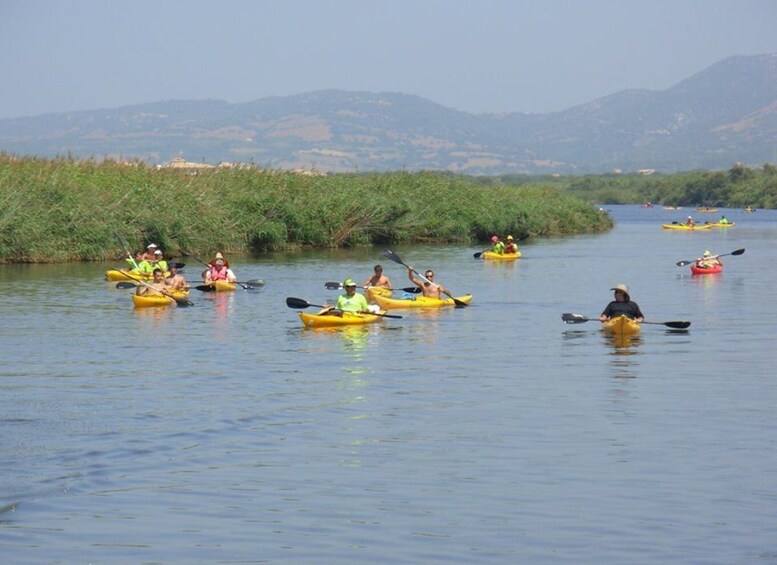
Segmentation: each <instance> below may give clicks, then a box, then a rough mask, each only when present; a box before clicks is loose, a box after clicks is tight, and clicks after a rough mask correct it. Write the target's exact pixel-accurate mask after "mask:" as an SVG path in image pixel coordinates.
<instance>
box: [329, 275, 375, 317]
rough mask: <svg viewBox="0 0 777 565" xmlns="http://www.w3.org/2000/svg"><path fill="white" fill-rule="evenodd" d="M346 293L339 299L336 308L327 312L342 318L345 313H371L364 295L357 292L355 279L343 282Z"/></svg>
mask: <svg viewBox="0 0 777 565" xmlns="http://www.w3.org/2000/svg"><path fill="white" fill-rule="evenodd" d="M343 288H344V289H345V293H344V294H341V295H340V296H338V297H337V303H335V307H334V308H332V309H331V310H329V311H328V312H327V314H330V315H334V316H342V315H343V312H353V313H357V312H370V305H369V304H367V299H366V298H365V297H364V295H363V294H359V293H358V292H356V283H355V282H354V281H353V279H345V280H344V281H343Z"/></svg>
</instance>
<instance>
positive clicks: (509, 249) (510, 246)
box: [505, 235, 518, 254]
mask: <svg viewBox="0 0 777 565" xmlns="http://www.w3.org/2000/svg"><path fill="white" fill-rule="evenodd" d="M505 253H510V254H512V253H518V246H517V245H516V244H515V242H514V241H513V236H511V235H508V236H507V245H505Z"/></svg>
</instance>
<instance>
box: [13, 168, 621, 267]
mask: <svg viewBox="0 0 777 565" xmlns="http://www.w3.org/2000/svg"><path fill="white" fill-rule="evenodd" d="M611 227H612V223H611V221H610V219H609V217H607V216H606V215H603V214H601V213H599V212H597V211H596V210H595V209H594V208H593V207H591V206H590V205H588V204H585V203H583V202H582V201H581V200H578V199H576V198H574V197H571V196H566V195H564V194H562V193H561V191H560V190H558V189H556V188H553V187H548V186H547V185H545V186H540V185H530V184H529V185H523V186H520V187H510V186H507V185H503V184H490V185H488V186H484V185H483V184H482V183H479V182H476V180H474V179H470V178H468V177H460V176H451V175H446V174H440V173H432V172H423V173H406V172H394V173H380V174H378V173H375V174H339V175H327V176H312V175H300V174H295V173H291V172H280V171H267V170H258V169H253V168H248V169H213V170H206V171H197V172H196V173H195V172H194V171H185V170H175V169H167V168H162V169H158V168H155V167H150V166H147V165H145V164H143V163H139V162H138V163H129V164H127V163H118V162H114V161H102V162H96V161H78V160H73V159H54V160H45V159H38V158H33V157H29V158H14V157H10V156H5V155H0V262H5V263H9V262H65V261H89V260H109V259H115V258H116V256H117V253H118V251H119V246H118V243H117V241H116V238H115V236H114V233H118V234H120V235H121V236H122V237H123V238H124V240H125V241H127V242H128V243H129V245H130V246H131V247H132V248H133V249H141V248H143V247H145V245H147V244H148V243H149V242H152V241H153V242H155V243H157V244H158V245H160V246H161V247H162V248H163V249H164V250H165V251H166V252H168V253H170V254H171V255H180V254H182V253H190V254H209V253H211V252H213V251H214V250H221V251H224V252H230V253H254V254H260V253H262V252H265V251H277V250H292V249H296V248H300V247H320V248H327V247H351V246H360V245H379V244H395V243H414V242H429V241H435V242H441V243H445V242H449V243H453V242H456V243H475V242H483V241H487V240H488V238H489V237H490V236H491V235H492V234H494V233H497V234H500V235H506V234H508V233H509V234H512V235H513V236H514V237H516V238H525V237H538V236H547V235H559V234H565V233H583V232H595V231H603V230H607V229H609V228H611Z"/></svg>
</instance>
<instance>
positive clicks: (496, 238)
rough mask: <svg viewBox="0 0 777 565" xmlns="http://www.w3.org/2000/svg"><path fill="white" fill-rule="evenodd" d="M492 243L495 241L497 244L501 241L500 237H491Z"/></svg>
mask: <svg viewBox="0 0 777 565" xmlns="http://www.w3.org/2000/svg"><path fill="white" fill-rule="evenodd" d="M491 241H493V242H494V243H496V242H497V241H499V236H496V235H492V236H491Z"/></svg>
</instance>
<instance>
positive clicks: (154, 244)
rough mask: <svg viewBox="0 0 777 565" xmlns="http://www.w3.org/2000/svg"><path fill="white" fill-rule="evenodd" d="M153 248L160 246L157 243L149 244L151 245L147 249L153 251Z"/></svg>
mask: <svg viewBox="0 0 777 565" xmlns="http://www.w3.org/2000/svg"><path fill="white" fill-rule="evenodd" d="M152 247H159V246H158V245H157V244H156V243H149V244H148V245H147V246H146V249H151V248H152Z"/></svg>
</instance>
